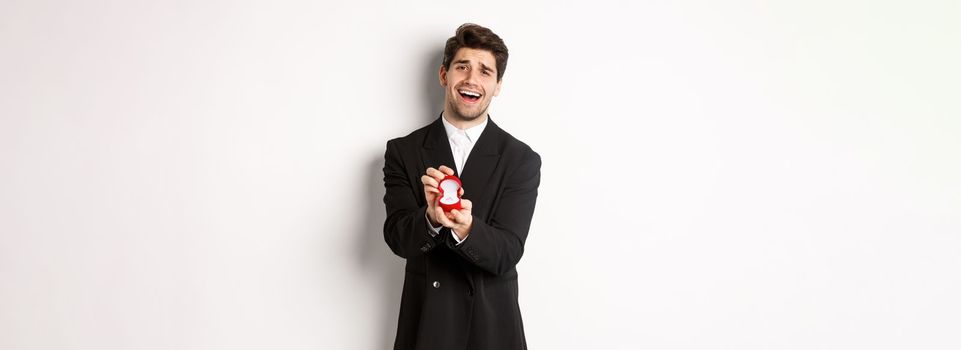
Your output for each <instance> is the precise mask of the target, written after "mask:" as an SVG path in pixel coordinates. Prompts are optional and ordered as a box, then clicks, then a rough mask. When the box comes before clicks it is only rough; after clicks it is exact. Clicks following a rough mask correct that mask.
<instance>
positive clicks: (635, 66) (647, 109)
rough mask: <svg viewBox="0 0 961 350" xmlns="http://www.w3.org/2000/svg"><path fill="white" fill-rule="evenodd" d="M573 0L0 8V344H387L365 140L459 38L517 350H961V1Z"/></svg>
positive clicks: (393, 128) (417, 110)
mask: <svg viewBox="0 0 961 350" xmlns="http://www.w3.org/2000/svg"><path fill="white" fill-rule="evenodd" d="M586 3H587V4H564V3H557V2H546V1H545V2H540V3H529V2H524V3H516V2H503V3H496V2H480V3H478V2H464V3H455V2H436V3H421V4H413V3H410V2H387V1H384V2H379V3H372V2H368V3H362V2H323V1H243V2H236V1H216V0H207V1H194V0H190V1H188V0H180V1H146V0H136V1H119V0H107V1H43V0H39V1H38V0H4V1H3V2H2V3H0V165H2V171H0V348H2V349H5V350H6V349H11V350H12V349H98V350H103V349H117V350H120V349H231V350H234V349H386V348H389V347H390V346H391V344H392V342H393V336H394V330H395V326H396V322H397V320H396V319H397V312H398V307H399V301H400V288H401V283H402V278H403V277H402V274H403V273H402V269H403V260H402V259H400V258H398V257H396V256H393V255H392V254H391V252H390V250H389V249H388V248H387V246H386V244H384V242H383V237H382V233H381V227H382V224H383V219H384V208H383V204H382V201H381V199H382V196H383V183H382V176H383V175H382V172H381V167H382V164H383V151H384V145H385V142H386V141H387V140H388V139H390V138H393V137H398V136H403V135H406V134H407V133H408V132H410V131H412V130H414V129H416V128H418V127H420V126H422V125H425V124H427V123H429V122H430V121H431V120H433V119H434V118H436V115H437V113H438V112H439V111H440V109H441V103H442V91H441V89H440V88H439V87H438V85H437V78H436V74H437V66H438V65H439V64H440V60H441V53H442V49H443V43H444V40H446V39H447V38H448V37H450V36H451V35H452V34H453V32H454V29H455V28H456V27H457V26H458V25H459V24H461V23H463V22H468V21H469V22H476V23H480V24H482V25H485V26H489V27H491V28H492V29H493V30H494V31H495V32H497V33H498V34H499V35H501V36H502V37H503V38H504V39H505V41H506V42H507V44H508V46H509V48H510V53H511V56H510V61H509V64H508V68H507V72H506V73H507V75H506V76H505V78H504V87H503V90H502V94H501V96H500V97H498V98H495V100H494V103H493V105H492V106H493V107H492V115H493V119H494V120H495V121H496V122H497V123H498V124H500V125H501V126H502V127H503V128H505V129H506V130H507V131H508V132H511V133H512V134H513V135H515V136H517V137H518V138H520V139H521V140H523V141H525V142H527V143H528V144H530V145H531V146H532V147H533V148H534V149H535V150H536V151H537V152H539V153H540V154H541V156H542V157H543V168H542V184H541V188H540V197H539V198H538V204H537V211H536V213H535V216H534V221H533V226H532V228H531V233H530V236H529V237H528V240H527V249H526V254H525V255H524V258H523V259H522V261H521V263H520V265H519V266H518V269H519V271H520V288H521V295H520V299H521V300H520V301H521V308H522V311H523V315H524V319H525V326H526V329H527V338H528V342H529V345H530V347H531V348H532V349H738V350H742V349H958V348H961V336H959V333H958V330H959V329H961V301H959V300H961V299H959V298H958V295H961V272H959V271H961V154H959V153H961V104H959V97H961V84H959V82H961V68H959V67H961V65H959V62H961V25H959V22H961V21H959V18H961V7H959V5H958V3H957V2H955V1H948V0H945V1H851V0H849V1H792V2H787V1H785V2H767V1H728V2H715V1H680V2H675V1H654V2H641V3H637V2H633V1H631V2H628V1H624V2H621V3H613V2H612V3H603V2H599V1H590V2H586ZM468 191H469V189H468Z"/></svg>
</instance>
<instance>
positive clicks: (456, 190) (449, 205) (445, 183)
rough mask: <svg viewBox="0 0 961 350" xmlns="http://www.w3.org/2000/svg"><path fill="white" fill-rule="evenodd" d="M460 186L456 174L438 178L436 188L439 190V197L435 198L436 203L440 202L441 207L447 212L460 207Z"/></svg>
mask: <svg viewBox="0 0 961 350" xmlns="http://www.w3.org/2000/svg"><path fill="white" fill-rule="evenodd" d="M460 188H461V183H460V179H458V178H457V176H454V175H447V176H444V178H443V179H441V180H440V182H439V183H438V184H437V189H438V190H440V198H438V199H437V203H438V204H440V207H441V209H444V211H445V212H449V211H451V210H454V209H460V208H461V206H460Z"/></svg>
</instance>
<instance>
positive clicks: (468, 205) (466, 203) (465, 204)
mask: <svg viewBox="0 0 961 350" xmlns="http://www.w3.org/2000/svg"><path fill="white" fill-rule="evenodd" d="M460 207H461V209H462V210H471V209H473V208H474V203H472V202H471V201H470V199H461V200H460Z"/></svg>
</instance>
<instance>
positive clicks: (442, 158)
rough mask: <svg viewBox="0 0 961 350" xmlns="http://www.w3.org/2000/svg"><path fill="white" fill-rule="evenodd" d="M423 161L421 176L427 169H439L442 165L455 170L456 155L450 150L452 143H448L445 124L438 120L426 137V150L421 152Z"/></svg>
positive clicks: (431, 126)
mask: <svg viewBox="0 0 961 350" xmlns="http://www.w3.org/2000/svg"><path fill="white" fill-rule="evenodd" d="M421 160H422V161H423V162H424V167H423V168H421V169H420V171H421V175H423V172H424V171H425V170H427V168H434V169H437V168H439V167H440V166H441V165H446V166H449V167H451V168H452V169H453V168H454V153H453V152H452V151H451V150H450V141H447V131H445V130H444V123H443V122H442V121H441V120H440V118H437V120H435V121H434V123H433V124H431V125H430V128H429V129H428V130H427V135H426V136H425V137H424V148H423V149H422V150H421Z"/></svg>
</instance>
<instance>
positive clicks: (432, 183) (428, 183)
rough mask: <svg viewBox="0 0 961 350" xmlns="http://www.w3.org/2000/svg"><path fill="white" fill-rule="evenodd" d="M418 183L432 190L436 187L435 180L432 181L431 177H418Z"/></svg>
mask: <svg viewBox="0 0 961 350" xmlns="http://www.w3.org/2000/svg"><path fill="white" fill-rule="evenodd" d="M435 171H436V170H435ZM420 182H422V183H423V184H424V186H429V187H434V188H436V187H437V180H436V179H434V178H433V177H430V176H427V175H424V176H421V177H420Z"/></svg>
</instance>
